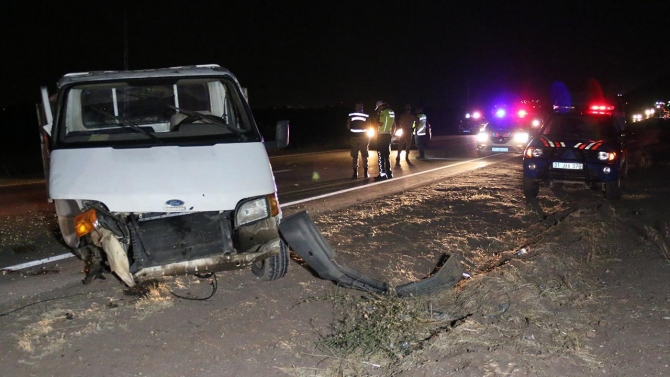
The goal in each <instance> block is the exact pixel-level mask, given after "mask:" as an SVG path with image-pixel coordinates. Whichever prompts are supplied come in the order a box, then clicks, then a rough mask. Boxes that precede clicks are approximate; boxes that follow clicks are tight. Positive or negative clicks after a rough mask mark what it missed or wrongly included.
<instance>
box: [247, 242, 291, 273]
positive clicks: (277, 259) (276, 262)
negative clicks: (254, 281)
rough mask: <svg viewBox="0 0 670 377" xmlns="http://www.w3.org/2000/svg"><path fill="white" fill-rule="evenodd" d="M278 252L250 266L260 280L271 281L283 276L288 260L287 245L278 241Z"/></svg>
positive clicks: (286, 269)
mask: <svg viewBox="0 0 670 377" xmlns="http://www.w3.org/2000/svg"><path fill="white" fill-rule="evenodd" d="M279 243H280V252H279V254H277V255H273V256H271V257H269V258H267V259H263V260H262V261H258V262H256V263H254V264H253V265H252V266H251V271H252V272H253V273H254V275H256V276H257V277H259V278H260V279H261V280H265V281H271V280H277V279H280V278H283V277H284V276H285V275H286V273H287V272H288V265H289V262H290V258H289V252H288V246H286V243H284V241H280V242H279Z"/></svg>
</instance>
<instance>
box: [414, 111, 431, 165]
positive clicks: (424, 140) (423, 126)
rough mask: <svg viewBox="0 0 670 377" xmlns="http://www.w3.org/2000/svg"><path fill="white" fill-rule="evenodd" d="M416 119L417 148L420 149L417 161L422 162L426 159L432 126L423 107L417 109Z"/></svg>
mask: <svg viewBox="0 0 670 377" xmlns="http://www.w3.org/2000/svg"><path fill="white" fill-rule="evenodd" d="M416 117H417V119H418V120H417V122H416V126H415V128H414V130H415V131H414V132H415V135H414V137H415V142H416V147H417V148H419V157H417V159H419V160H422V159H424V158H426V155H425V152H426V148H428V142H429V141H430V124H429V123H428V117H426V114H424V113H423V109H422V108H421V107H417V108H416Z"/></svg>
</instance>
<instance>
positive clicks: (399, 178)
mask: <svg viewBox="0 0 670 377" xmlns="http://www.w3.org/2000/svg"><path fill="white" fill-rule="evenodd" d="M485 158H486V157H479V158H475V159H472V160H467V161H461V162H457V163H455V164H449V165H445V166H441V167H439V168H434V169H429V170H424V171H421V172H418V173H413V174H407V175H403V176H400V177H394V178H392V179H387V180H384V181H380V182H373V183H369V184H367V185H363V186H356V187H351V188H348V189H344V190H340V191H335V192H329V193H328V194H323V195H319V196H313V197H311V198H305V199H301V200H296V201H294V202H289V203H285V204H281V205H280V206H279V207H281V208H285V207H290V206H294V205H296V204H300V203H305V202H309V201H312V200H317V199H323V198H328V197H330V196H335V195H339V194H344V193H345V192H351V191H356V190H362V189H364V188H368V187H370V186H376V185H381V184H384V183H387V182H397V181H399V180H401V179H407V178H410V177H414V176H417V175H421V174H426V173H432V172H435V171H439V170H442V169H446V168H451V167H454V166H458V165H463V164H467V163H469V162H473V161H478V160H483V159H485Z"/></svg>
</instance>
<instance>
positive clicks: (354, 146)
mask: <svg viewBox="0 0 670 377" xmlns="http://www.w3.org/2000/svg"><path fill="white" fill-rule="evenodd" d="M367 123H368V114H366V113H364V112H363V104H362V103H360V102H358V103H356V106H355V107H354V112H353V113H351V114H349V117H348V118H347V129H348V130H349V134H350V137H349V139H350V141H351V158H352V159H353V166H354V176H353V177H352V178H354V179H356V178H358V154H359V153H360V155H361V159H362V160H363V164H362V165H363V177H364V178H369V177H370V174H368V145H369V144H370V138H369V137H368V133H367V131H368V130H367V126H368V124H367Z"/></svg>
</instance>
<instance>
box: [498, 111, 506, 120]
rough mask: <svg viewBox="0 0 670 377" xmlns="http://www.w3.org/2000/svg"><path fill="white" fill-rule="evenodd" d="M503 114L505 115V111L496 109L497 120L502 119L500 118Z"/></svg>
mask: <svg viewBox="0 0 670 377" xmlns="http://www.w3.org/2000/svg"><path fill="white" fill-rule="evenodd" d="M505 113H506V112H505V109H498V110H497V111H496V116H497V117H498V118H502V117H504V116H505Z"/></svg>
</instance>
